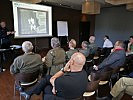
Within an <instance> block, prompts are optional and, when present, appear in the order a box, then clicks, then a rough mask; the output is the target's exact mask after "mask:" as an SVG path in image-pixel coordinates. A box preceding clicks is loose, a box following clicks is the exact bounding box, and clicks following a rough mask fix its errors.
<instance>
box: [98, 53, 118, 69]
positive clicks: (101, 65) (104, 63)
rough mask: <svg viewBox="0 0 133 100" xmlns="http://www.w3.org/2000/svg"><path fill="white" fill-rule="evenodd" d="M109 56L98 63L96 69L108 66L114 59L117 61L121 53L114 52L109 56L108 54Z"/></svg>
mask: <svg viewBox="0 0 133 100" xmlns="http://www.w3.org/2000/svg"><path fill="white" fill-rule="evenodd" d="M108 57H109V58H106V59H105V60H104V61H103V62H102V63H101V64H100V65H98V69H101V68H104V67H106V66H109V65H111V64H113V63H115V62H116V61H118V60H119V59H120V58H121V55H119V54H117V53H114V54H112V55H111V56H108Z"/></svg>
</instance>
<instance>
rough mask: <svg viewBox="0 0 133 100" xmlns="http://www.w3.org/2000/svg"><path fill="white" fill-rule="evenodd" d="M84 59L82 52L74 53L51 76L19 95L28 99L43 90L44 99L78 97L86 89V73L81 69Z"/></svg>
mask: <svg viewBox="0 0 133 100" xmlns="http://www.w3.org/2000/svg"><path fill="white" fill-rule="evenodd" d="M85 61H86V58H85V56H84V55H83V54H82V53H79V52H78V53H74V54H73V55H72V56H71V59H70V60H69V61H68V63H67V64H66V65H65V67H64V68H62V69H61V70H60V71H59V72H57V73H56V74H55V75H54V76H52V77H50V76H47V77H45V78H44V79H43V80H41V81H40V82H39V83H38V84H37V85H35V87H33V88H32V89H31V90H29V91H26V92H21V96H24V97H25V99H26V100H29V99H30V96H31V95H32V94H40V93H41V91H44V94H45V96H44V100H66V99H77V98H79V97H80V96H82V95H83V93H84V92H85V91H86V87H87V83H88V81H87V74H86V72H85V71H84V70H82V69H83V66H84V64H85ZM66 72H67V73H66ZM64 73H65V74H64Z"/></svg>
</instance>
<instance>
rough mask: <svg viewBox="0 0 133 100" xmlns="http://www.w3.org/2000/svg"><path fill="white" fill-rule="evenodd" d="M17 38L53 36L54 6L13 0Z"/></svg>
mask: <svg viewBox="0 0 133 100" xmlns="http://www.w3.org/2000/svg"><path fill="white" fill-rule="evenodd" d="M12 4H13V15H14V30H15V31H16V33H15V38H34V37H48V36H52V8H51V7H50V6H44V5H37V4H28V3H21V2H14V1H13V2H12Z"/></svg>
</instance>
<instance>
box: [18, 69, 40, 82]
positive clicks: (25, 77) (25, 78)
mask: <svg viewBox="0 0 133 100" xmlns="http://www.w3.org/2000/svg"><path fill="white" fill-rule="evenodd" d="M38 76H39V71H36V72H33V73H18V74H16V75H15V79H16V81H17V82H20V83H21V82H22V83H30V82H33V81H35V80H36V79H37V78H38Z"/></svg>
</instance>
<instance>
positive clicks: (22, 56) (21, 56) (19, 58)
mask: <svg viewBox="0 0 133 100" xmlns="http://www.w3.org/2000/svg"><path fill="white" fill-rule="evenodd" d="M23 58H24V54H23V55H20V56H18V57H16V58H15V59H14V60H21V59H23Z"/></svg>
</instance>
